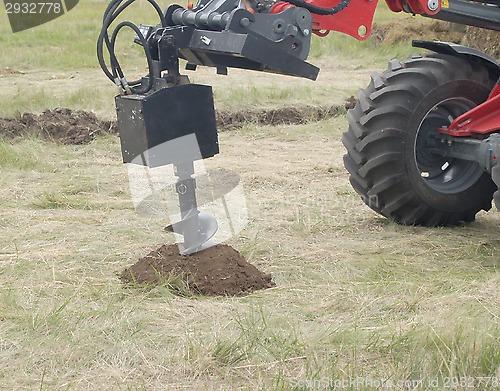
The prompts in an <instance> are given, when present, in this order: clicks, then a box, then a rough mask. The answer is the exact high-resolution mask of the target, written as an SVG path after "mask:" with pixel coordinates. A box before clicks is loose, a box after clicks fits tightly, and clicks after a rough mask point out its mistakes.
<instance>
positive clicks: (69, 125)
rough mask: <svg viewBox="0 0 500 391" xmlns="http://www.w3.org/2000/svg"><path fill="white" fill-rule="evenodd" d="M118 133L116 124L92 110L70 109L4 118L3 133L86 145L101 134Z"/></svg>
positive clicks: (2, 123) (1, 120)
mask: <svg viewBox="0 0 500 391" xmlns="http://www.w3.org/2000/svg"><path fill="white" fill-rule="evenodd" d="M114 131H115V124H114V122H113V121H103V120H101V119H99V118H97V116H96V115H95V114H94V113H92V112H89V111H82V110H71V109H67V108H57V109H54V110H45V111H44V112H43V113H41V114H33V113H24V114H22V115H20V116H19V117H16V118H0V132H1V133H0V134H1V135H3V136H4V137H7V138H11V139H12V138H17V137H26V136H29V137H39V138H41V139H45V140H50V141H56V142H59V143H61V144H85V143H88V142H90V141H92V140H93V139H94V138H95V137H96V136H97V135H98V134H102V133H105V132H114Z"/></svg>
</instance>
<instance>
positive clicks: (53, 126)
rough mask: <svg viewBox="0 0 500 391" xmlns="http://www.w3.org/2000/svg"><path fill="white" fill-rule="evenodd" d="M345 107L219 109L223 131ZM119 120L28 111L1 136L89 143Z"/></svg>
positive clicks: (6, 124)
mask: <svg viewBox="0 0 500 391" xmlns="http://www.w3.org/2000/svg"><path fill="white" fill-rule="evenodd" d="M344 111H345V108H344V107H341V106H338V107H337V106H333V107H313V106H303V107H280V108H276V109H268V110H262V109H260V110H257V109H255V110H238V111H217V112H216V117H217V118H216V119H217V127H218V129H219V131H224V130H232V129H236V128H239V127H241V126H243V125H244V124H245V123H249V122H250V123H255V124H259V125H284V124H286V125H292V124H302V123H305V122H308V121H319V120H322V119H325V118H330V117H333V116H335V115H339V114H342V113H343V112H344ZM116 132H117V126H116V121H103V120H101V119H99V118H97V117H96V115H95V114H94V113H92V112H88V111H81V110H71V109H67V108H58V109H54V110H45V111H44V112H43V113H42V114H33V113H24V114H22V115H19V116H18V117H16V118H0V136H4V137H7V138H10V139H14V138H17V137H25V136H31V137H39V138H41V139H44V140H50V141H55V142H58V143H61V144H86V143H89V142H90V141H92V140H93V139H94V138H95V137H96V136H97V135H99V134H104V133H116Z"/></svg>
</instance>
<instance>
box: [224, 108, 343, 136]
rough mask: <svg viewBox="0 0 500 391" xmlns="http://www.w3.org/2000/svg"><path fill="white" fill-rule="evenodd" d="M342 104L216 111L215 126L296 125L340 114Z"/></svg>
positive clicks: (231, 127) (225, 128) (226, 128)
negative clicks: (249, 124) (250, 124)
mask: <svg viewBox="0 0 500 391" xmlns="http://www.w3.org/2000/svg"><path fill="white" fill-rule="evenodd" d="M344 111H345V108H343V107H342V106H332V107H317V106H302V107H279V108H275V109H268V110H263V109H259V110H238V111H217V113H216V116H217V128H218V129H219V130H220V131H224V130H231V129H235V128H239V127H241V126H243V125H244V124H246V123H253V124H258V125H296V124H303V123H306V122H309V121H320V120H323V119H326V118H330V117H334V116H336V115H339V114H342V113H343V112H344Z"/></svg>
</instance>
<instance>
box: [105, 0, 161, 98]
mask: <svg viewBox="0 0 500 391" xmlns="http://www.w3.org/2000/svg"><path fill="white" fill-rule="evenodd" d="M147 1H148V3H150V4H151V5H152V6H153V7H154V9H155V10H156V12H157V14H158V16H159V19H160V23H161V25H162V26H163V27H165V26H166V21H165V15H164V14H163V12H162V10H161V8H160V6H159V5H158V3H157V2H156V1H155V0H147ZM134 2H135V0H127V1H126V2H125V3H123V0H112V1H111V2H110V3H109V4H108V6H107V7H106V10H105V11H104V16H103V23H102V28H101V32H100V34H99V37H98V39H97V59H98V61H99V65H100V67H101V69H102V70H103V72H104V74H105V75H106V76H107V77H108V78H109V79H110V80H111V81H112V82H113V83H115V84H116V85H117V86H118V87H120V88H122V89H123V90H124V91H125V92H126V93H129V94H130V93H133V94H144V93H146V92H148V91H149V90H151V88H152V86H153V75H154V72H153V58H152V56H151V52H150V50H149V47H148V45H147V42H146V38H144V36H143V35H142V33H141V31H140V30H139V27H138V26H137V25H135V24H134V23H132V22H129V21H125V22H121V23H120V24H118V26H116V27H115V29H114V30H113V33H112V36H111V39H110V37H109V34H108V30H109V27H110V26H111V24H112V23H113V22H114V21H115V20H116V18H118V16H119V15H120V14H121V13H122V12H123V11H124V10H125V9H126V8H127V7H129V6H130V5H131V4H132V3H134ZM122 3H123V4H122ZM124 27H128V28H130V29H132V30H133V31H134V32H135V34H136V35H137V37H138V38H139V40H140V42H141V45H142V46H143V48H144V52H145V55H146V59H147V63H148V73H149V81H148V85H146V86H143V87H136V86H137V85H140V84H141V80H140V79H139V80H134V81H131V82H127V80H126V78H125V75H124V73H123V70H122V68H121V66H120V63H119V61H118V59H117V58H116V55H115V43H116V38H117V36H118V33H119V32H120V31H121V29H122V28H124ZM104 45H106V49H107V52H108V54H109V62H110V64H109V67H108V65H107V64H106V60H105V59H104Z"/></svg>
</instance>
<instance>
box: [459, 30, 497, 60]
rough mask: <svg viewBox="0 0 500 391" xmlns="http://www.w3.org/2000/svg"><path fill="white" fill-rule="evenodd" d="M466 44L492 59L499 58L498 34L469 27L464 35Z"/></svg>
mask: <svg viewBox="0 0 500 391" xmlns="http://www.w3.org/2000/svg"><path fill="white" fill-rule="evenodd" d="M465 41H466V43H467V44H468V45H469V46H470V47H473V48H476V49H479V50H481V51H483V52H485V53H487V54H489V55H490V56H492V57H494V58H499V57H500V32H498V31H491V30H485V29H480V28H478V27H469V28H468V29H467V34H466V35H465Z"/></svg>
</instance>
